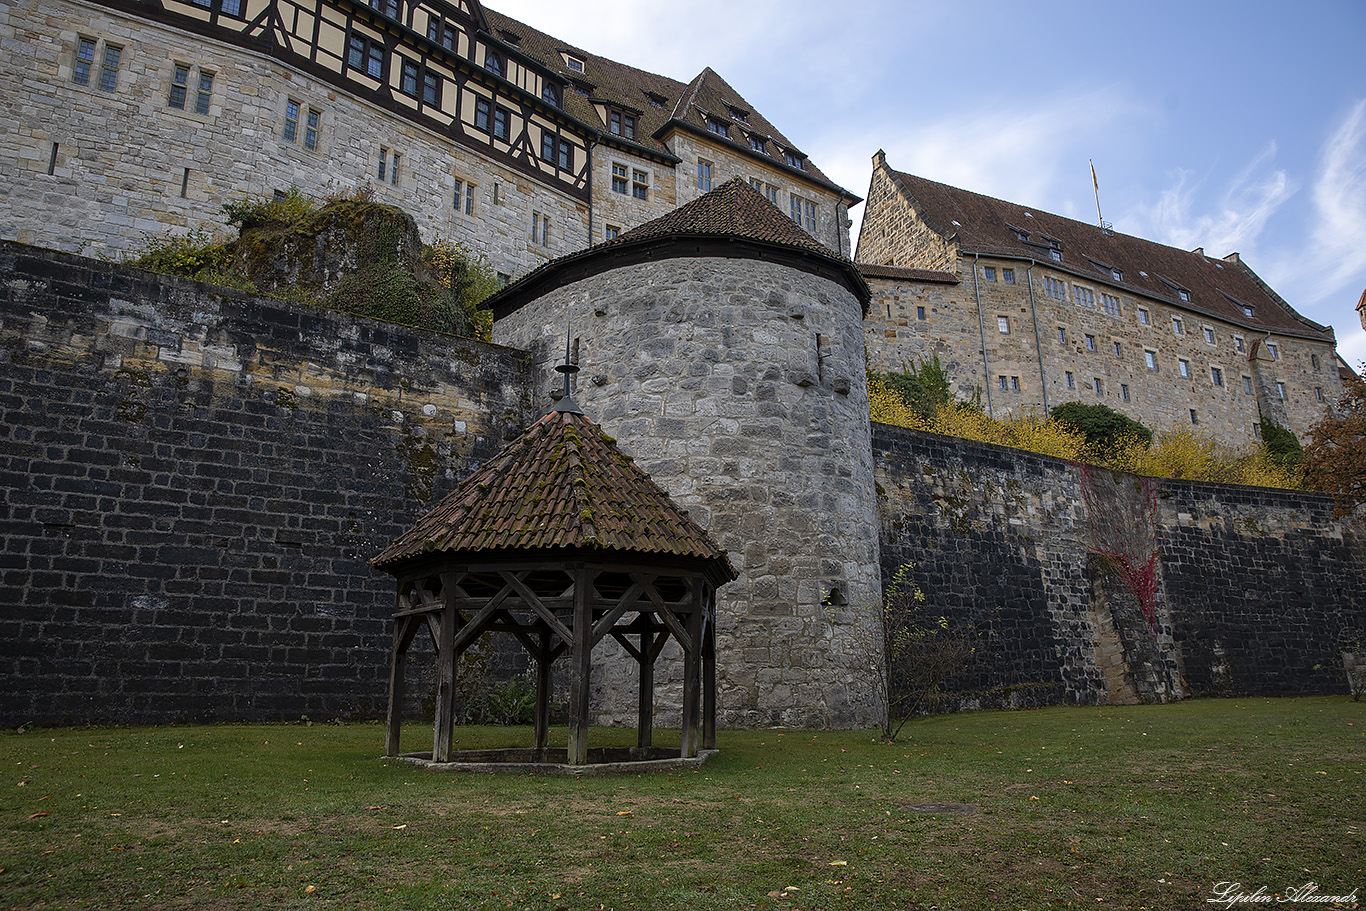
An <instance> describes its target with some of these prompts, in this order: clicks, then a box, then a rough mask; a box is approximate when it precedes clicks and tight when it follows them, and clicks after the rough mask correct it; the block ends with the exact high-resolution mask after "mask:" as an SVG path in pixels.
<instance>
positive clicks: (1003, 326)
mask: <svg viewBox="0 0 1366 911" xmlns="http://www.w3.org/2000/svg"><path fill="white" fill-rule="evenodd" d="M996 331H997V332H1000V333H1001V334H1002V335H1009V334H1010V317H1008V316H998V317H996Z"/></svg>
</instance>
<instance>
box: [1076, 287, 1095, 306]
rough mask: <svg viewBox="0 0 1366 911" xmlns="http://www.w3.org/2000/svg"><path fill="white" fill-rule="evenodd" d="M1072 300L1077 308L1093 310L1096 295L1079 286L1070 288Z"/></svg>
mask: <svg viewBox="0 0 1366 911" xmlns="http://www.w3.org/2000/svg"><path fill="white" fill-rule="evenodd" d="M1072 300H1073V302H1074V303H1075V304H1076V305H1077V306H1078V307H1087V308H1094V307H1095V306H1096V295H1095V294H1094V293H1092V291H1091V289H1090V288H1083V287H1081V286H1079V285H1073V286H1072Z"/></svg>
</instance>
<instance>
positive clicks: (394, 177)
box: [389, 152, 403, 186]
mask: <svg viewBox="0 0 1366 911" xmlns="http://www.w3.org/2000/svg"><path fill="white" fill-rule="evenodd" d="M402 158H403V156H402V155H400V154H398V153H397V152H395V153H394V165H393V167H392V168H390V169H389V183H390V184H392V185H393V186H398V163H399V161H400V160H401V159H402Z"/></svg>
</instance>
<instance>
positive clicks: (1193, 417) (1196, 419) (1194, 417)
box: [1190, 408, 1200, 424]
mask: <svg viewBox="0 0 1366 911" xmlns="http://www.w3.org/2000/svg"><path fill="white" fill-rule="evenodd" d="M1190 412H1191V423H1192V424H1199V423H1200V416H1199V415H1197V414H1196V413H1195V409H1194V408H1192V409H1191V410H1190Z"/></svg>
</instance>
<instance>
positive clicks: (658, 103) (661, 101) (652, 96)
mask: <svg viewBox="0 0 1366 911" xmlns="http://www.w3.org/2000/svg"><path fill="white" fill-rule="evenodd" d="M645 97H646V99H647V100H648V101H649V102H650V104H652V105H654V106H655V107H657V108H662V107H664V105H665V104H666V103H667V102H668V100H669V99H667V98H665V97H664V96H663V95H661V94H659V93H658V92H646V93H645Z"/></svg>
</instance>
